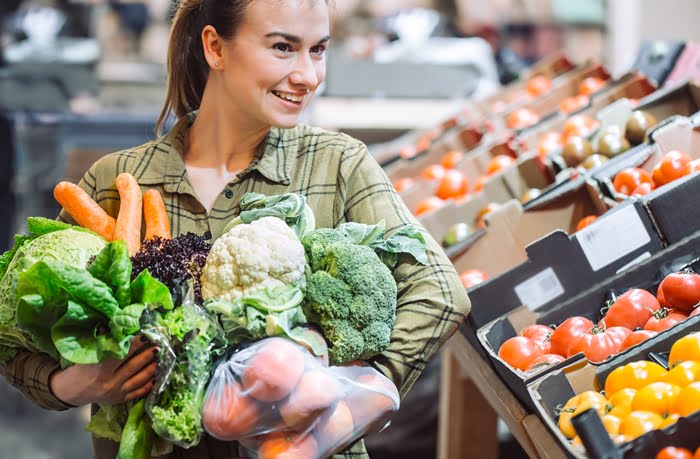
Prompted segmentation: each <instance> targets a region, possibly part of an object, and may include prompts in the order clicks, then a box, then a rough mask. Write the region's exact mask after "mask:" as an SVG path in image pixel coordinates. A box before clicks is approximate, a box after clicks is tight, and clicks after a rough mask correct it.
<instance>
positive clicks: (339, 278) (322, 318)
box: [302, 229, 397, 364]
mask: <svg viewBox="0 0 700 459" xmlns="http://www.w3.org/2000/svg"><path fill="white" fill-rule="evenodd" d="M302 245H303V246H304V249H305V251H306V257H307V260H309V265H310V267H311V273H310V274H309V275H308V278H307V285H306V296H305V299H304V305H303V308H304V312H305V314H306V315H307V317H308V319H309V320H310V321H311V322H314V323H316V324H318V325H319V326H320V327H321V330H322V331H323V334H324V336H325V337H326V339H327V340H328V341H329V344H330V360H331V362H332V363H334V364H340V363H344V362H348V361H351V360H357V359H362V360H366V359H368V358H371V357H373V356H375V355H377V354H379V353H380V352H382V351H384V350H385V349H386V348H387V347H388V345H389V338H390V335H391V330H392V329H393V327H394V322H395V320H396V293H397V289H396V281H394V278H393V276H392V273H391V270H389V268H387V266H386V265H384V263H383V262H382V261H381V259H380V258H379V257H378V256H377V254H376V253H375V251H374V250H373V249H372V248H370V247H368V246H365V245H359V244H356V243H354V242H353V241H352V240H350V239H349V238H347V237H345V236H343V235H342V234H339V233H337V232H336V231H334V230H330V229H319V230H316V231H314V232H312V233H309V234H308V235H307V236H306V237H304V238H303V239H302Z"/></svg>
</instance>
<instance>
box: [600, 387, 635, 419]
mask: <svg viewBox="0 0 700 459" xmlns="http://www.w3.org/2000/svg"><path fill="white" fill-rule="evenodd" d="M635 395H637V390H636V389H622V390H619V391H617V392H616V393H614V394H613V395H612V397H608V405H607V407H606V412H607V413H608V414H611V415H613V416H617V417H618V418H624V417H625V416H627V415H628V414H630V412H631V411H632V400H634V396H635Z"/></svg>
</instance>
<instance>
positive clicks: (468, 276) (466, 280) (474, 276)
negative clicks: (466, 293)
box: [459, 269, 489, 288]
mask: <svg viewBox="0 0 700 459" xmlns="http://www.w3.org/2000/svg"><path fill="white" fill-rule="evenodd" d="M459 278H460V280H461V281H462V285H464V288H472V287H473V286H475V285H477V284H481V283H482V282H486V281H487V280H488V279H489V276H488V274H486V273H485V272H483V271H479V270H478V269H468V270H466V271H464V272H463V273H462V274H460V275H459Z"/></svg>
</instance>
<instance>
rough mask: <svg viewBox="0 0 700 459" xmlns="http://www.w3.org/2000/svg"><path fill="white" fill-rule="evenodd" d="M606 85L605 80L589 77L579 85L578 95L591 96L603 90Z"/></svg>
mask: <svg viewBox="0 0 700 459" xmlns="http://www.w3.org/2000/svg"><path fill="white" fill-rule="evenodd" d="M605 84H606V83H605V80H603V79H602V78H598V77H588V78H585V79H584V80H583V81H582V82H581V84H579V85H578V93H579V94H583V95H584V96H590V95H591V94H593V93H595V92H598V91H600V90H601V89H603V87H605Z"/></svg>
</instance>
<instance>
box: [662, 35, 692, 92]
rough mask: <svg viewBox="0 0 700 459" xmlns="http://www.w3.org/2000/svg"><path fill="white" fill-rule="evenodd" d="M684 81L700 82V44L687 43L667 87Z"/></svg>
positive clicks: (670, 75)
mask: <svg viewBox="0 0 700 459" xmlns="http://www.w3.org/2000/svg"><path fill="white" fill-rule="evenodd" d="M684 80H694V81H699V80H700V43H686V44H685V48H684V49H683V52H682V53H681V55H680V56H679V57H678V59H677V60H676V65H675V66H674V67H673V70H672V71H671V73H670V74H669V75H668V79H667V80H666V82H665V85H669V84H674V83H677V82H679V81H684Z"/></svg>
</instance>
